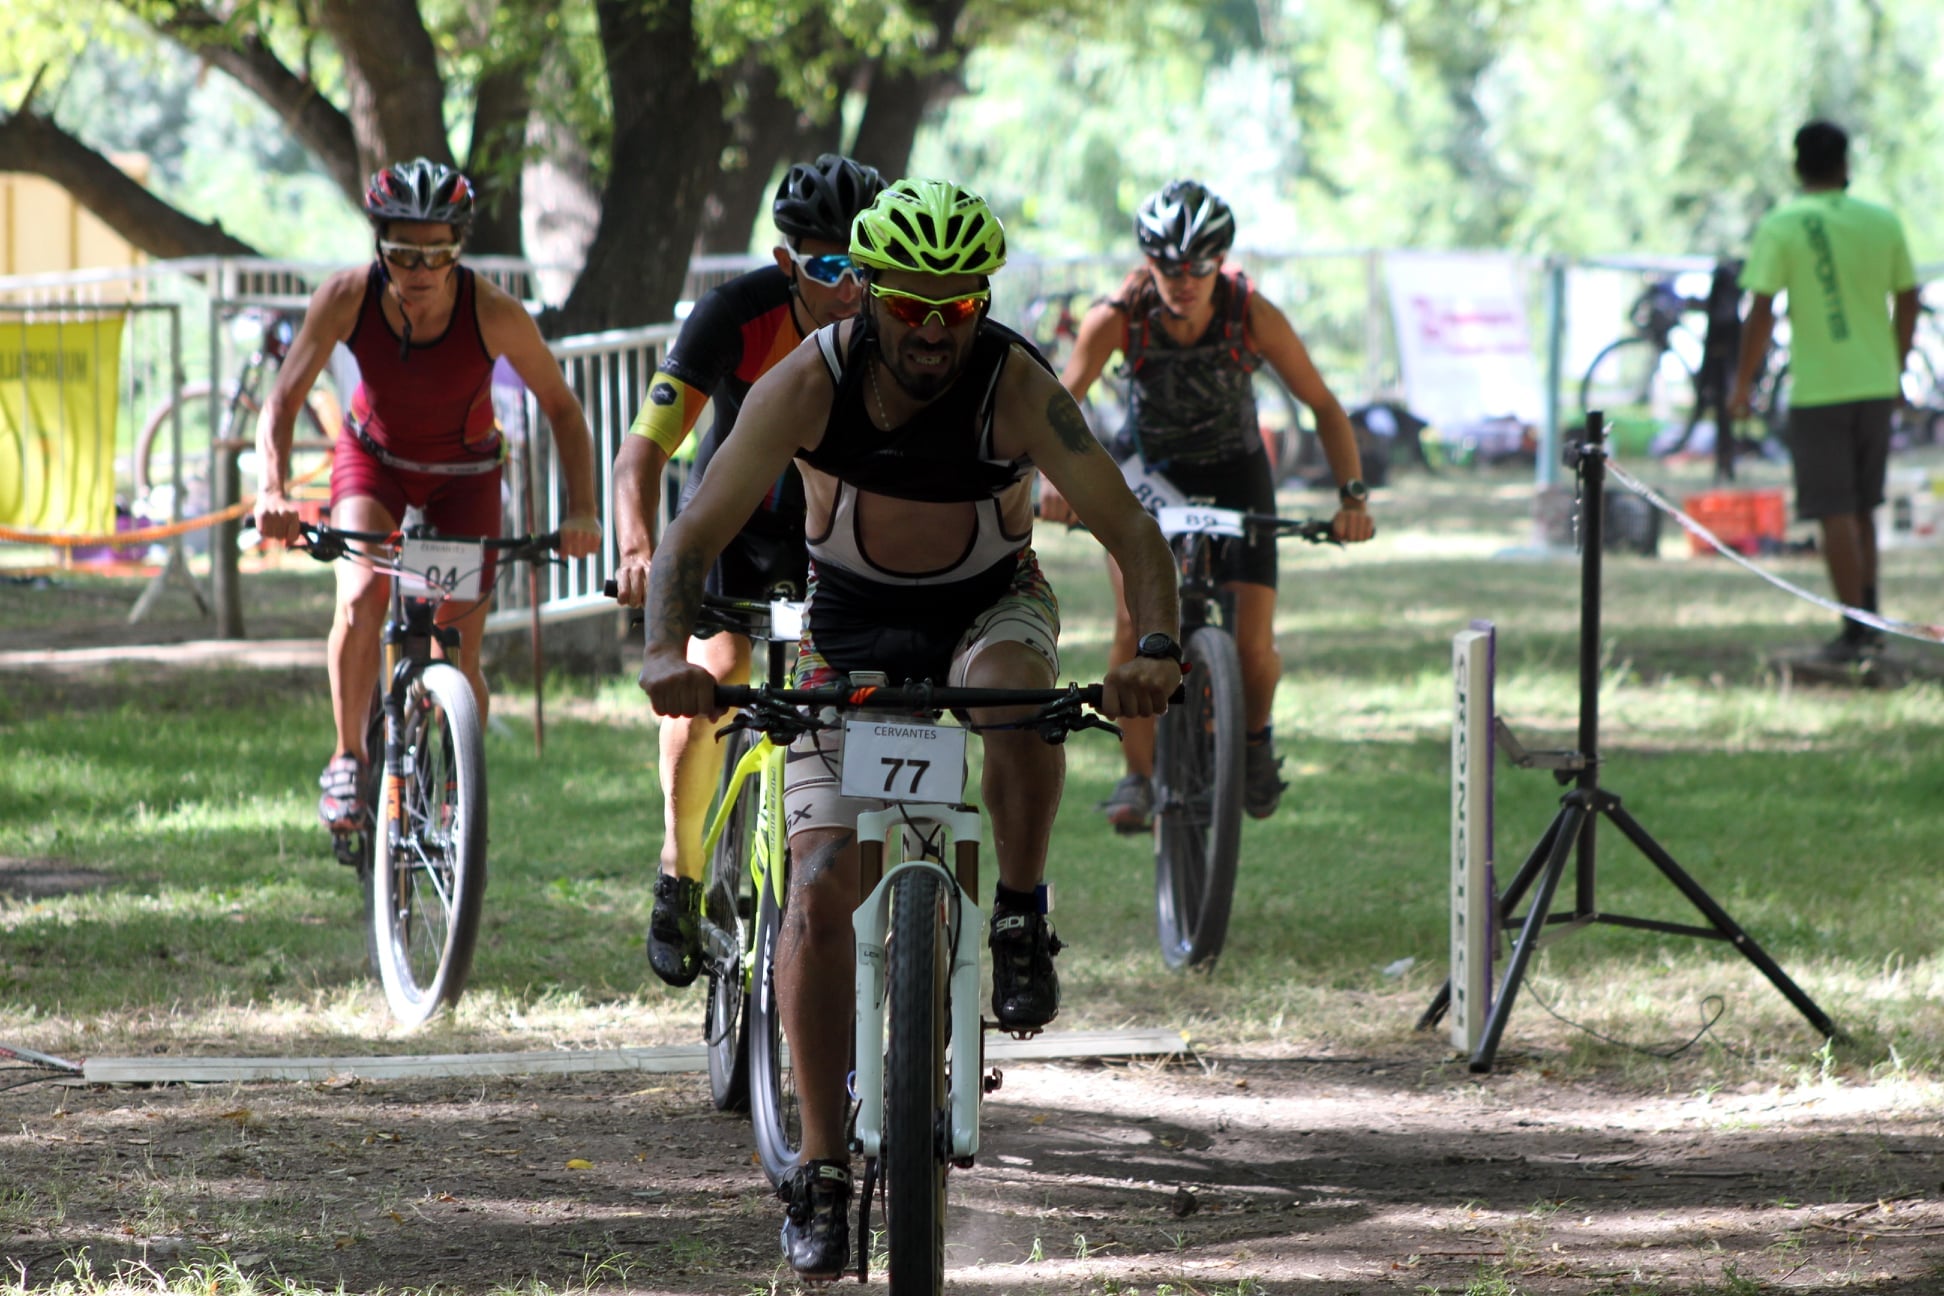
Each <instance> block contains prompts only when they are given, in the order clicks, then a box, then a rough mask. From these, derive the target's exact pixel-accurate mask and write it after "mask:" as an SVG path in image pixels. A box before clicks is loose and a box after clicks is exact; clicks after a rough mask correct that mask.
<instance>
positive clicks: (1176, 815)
mask: <svg viewBox="0 0 1944 1296" xmlns="http://www.w3.org/2000/svg"><path fill="white" fill-rule="evenodd" d="M1182 647H1183V656H1184V660H1185V661H1186V663H1187V664H1188V666H1189V673H1188V675H1187V676H1186V677H1185V678H1184V680H1183V685H1184V687H1185V688H1186V690H1187V697H1186V698H1185V699H1184V700H1183V702H1182V704H1181V705H1179V706H1171V707H1169V708H1168V711H1167V714H1166V715H1164V716H1162V717H1161V720H1160V723H1159V724H1158V725H1157V726H1156V730H1155V751H1154V769H1155V781H1156V788H1155V798H1154V900H1155V906H1154V908H1155V919H1156V927H1157V928H1158V931H1159V935H1160V940H1161V957H1162V959H1163V960H1164V961H1165V962H1166V963H1167V965H1168V966H1169V967H1171V968H1184V967H1193V966H1195V965H1197V964H1202V963H1207V962H1209V961H1210V960H1212V959H1214V958H1215V956H1216V955H1218V954H1220V953H1221V952H1222V944H1223V942H1224V941H1225V940H1226V939H1227V938H1228V924H1229V911H1230V907H1231V906H1232V905H1233V904H1234V901H1235V870H1236V859H1237V857H1238V855H1239V854H1240V851H1241V845H1242V770H1243V755H1242V744H1243V728H1244V724H1245V715H1244V710H1243V706H1242V663H1241V659H1240V658H1239V657H1238V655H1237V653H1236V649H1235V640H1234V639H1232V638H1231V637H1230V636H1229V635H1228V634H1227V633H1226V632H1225V631H1223V630H1221V629H1219V628H1217V627H1214V626H1203V627H1202V628H1201V629H1199V630H1196V631H1195V632H1194V633H1193V634H1191V635H1190V636H1188V642H1187V643H1186V644H1184V645H1183V646H1182Z"/></svg>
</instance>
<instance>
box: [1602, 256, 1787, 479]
mask: <svg viewBox="0 0 1944 1296" xmlns="http://www.w3.org/2000/svg"><path fill="white" fill-rule="evenodd" d="M1707 311H1708V301H1707V298H1705V297H1688V296H1684V295H1683V294H1682V293H1681V292H1680V291H1679V290H1678V289H1677V288H1676V287H1675V286H1674V281H1673V280H1672V279H1656V280H1653V281H1652V282H1650V283H1649V284H1648V285H1647V287H1646V288H1645V289H1644V290H1642V292H1641V294H1640V296H1639V297H1637V298H1635V299H1634V303H1633V305H1632V306H1631V307H1629V308H1628V311H1627V319H1628V323H1629V324H1630V325H1631V327H1632V331H1631V332H1629V333H1628V334H1627V335H1626V336H1624V337H1620V338H1616V339H1615V340H1614V341H1612V342H1609V343H1607V344H1606V346H1604V347H1602V348H1601V349H1600V350H1599V352H1598V353H1596V354H1595V355H1594V357H1593V362H1592V363H1591V364H1589V365H1588V366H1587V367H1586V373H1585V374H1584V375H1583V376H1582V377H1581V378H1580V385H1579V408H1580V414H1581V417H1584V416H1585V414H1586V412H1587V411H1589V410H1600V411H1602V412H1603V413H1605V415H1606V417H1607V422H1608V423H1609V424H1611V425H1614V426H1616V427H1618V426H1620V425H1623V424H1627V423H1635V424H1646V425H1649V426H1650V427H1651V428H1652V429H1653V431H1652V432H1651V433H1650V435H1649V439H1648V451H1649V453H1651V454H1655V455H1670V454H1676V453H1679V452H1680V451H1682V450H1685V449H1689V448H1690V447H1691V446H1692V443H1693V440H1694V434H1695V430H1696V429H1697V428H1698V427H1699V426H1700V424H1701V421H1702V420H1703V419H1704V418H1712V417H1713V413H1714V405H1715V404H1716V402H1715V399H1714V393H1713V392H1711V391H1708V390H1706V388H1707V386H1708V382H1707V380H1706V378H1705V377H1704V374H1703V364H1702V361H1703V358H1704V356H1705V354H1706V351H1707V339H1706V335H1705V322H1706V316H1707ZM1692 315H1699V316H1701V317H1702V320H1703V329H1701V330H1697V329H1695V328H1693V327H1691V326H1690V325H1689V324H1688V323H1687V322H1686V321H1687V318H1688V317H1689V316H1692ZM1734 365H1735V358H1734V357H1732V356H1730V357H1728V358H1727V370H1726V372H1725V374H1724V375H1723V381H1724V382H1732V381H1733V371H1734ZM1788 369H1789V365H1788V352H1787V349H1786V348H1785V347H1784V346H1783V345H1782V344H1781V343H1780V342H1779V341H1771V343H1770V346H1769V353H1768V355H1767V356H1765V357H1764V358H1763V363H1762V368H1761V370H1760V371H1759V372H1758V374H1757V375H1756V380H1755V387H1754V391H1753V394H1752V398H1751V401H1750V406H1751V411H1752V414H1751V419H1752V423H1753V426H1754V429H1755V431H1754V434H1753V435H1750V434H1749V432H1748V430H1746V429H1742V430H1738V431H1737V432H1736V434H1735V438H1736V451H1737V453H1752V452H1756V451H1764V452H1766V448H1767V447H1770V446H1779V444H1780V440H1781V436H1782V433H1783V431H1784V429H1785V425H1786V422H1787V417H1788ZM1722 395H1723V398H1724V399H1725V397H1726V392H1723V393H1722Z"/></svg>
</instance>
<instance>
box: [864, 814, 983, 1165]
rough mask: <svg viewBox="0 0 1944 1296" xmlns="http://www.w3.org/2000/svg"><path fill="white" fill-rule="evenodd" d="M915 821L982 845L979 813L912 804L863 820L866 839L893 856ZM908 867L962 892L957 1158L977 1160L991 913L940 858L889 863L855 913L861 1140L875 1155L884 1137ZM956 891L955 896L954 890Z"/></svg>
mask: <svg viewBox="0 0 1944 1296" xmlns="http://www.w3.org/2000/svg"><path fill="white" fill-rule="evenodd" d="M910 823H917V824H919V825H921V826H924V827H937V828H943V829H944V830H945V835H946V838H947V839H948V840H949V841H951V842H954V843H978V844H980V845H983V843H984V840H985V839H984V837H983V835H982V829H981V828H980V824H979V815H978V812H977V811H976V810H973V811H967V810H958V809H954V808H953V807H951V806H945V805H916V804H915V805H907V806H903V807H901V808H899V809H896V810H874V811H868V812H866V813H864V814H860V815H859V816H858V817H857V836H858V840H859V841H882V842H884V843H885V853H886V856H887V858H888V857H889V855H890V853H891V850H892V843H894V842H896V843H900V844H901V843H902V841H903V838H904V833H903V829H904V828H905V827H906V826H907V825H908V824H910ZM908 869H930V870H932V871H933V872H935V873H937V874H938V876H939V877H940V879H941V880H942V881H943V883H944V885H946V886H948V887H950V888H951V889H952V892H955V893H956V894H957V897H958V903H957V905H956V906H955V911H956V916H957V924H956V926H955V927H954V928H953V929H952V932H951V955H952V967H951V987H952V1052H951V1078H950V1083H951V1106H952V1158H953V1160H955V1161H964V1160H969V1159H970V1158H972V1157H973V1156H976V1155H977V1154H978V1151H979V1100H980V1097H981V1094H982V1079H983V1077H982V1076H981V1074H980V1072H981V1059H982V1058H983V1057H984V1052H983V1049H982V1046H981V1038H980V1032H981V1022H980V1006H979V1005H980V999H981V995H980V987H981V984H982V983H981V978H980V975H979V952H980V950H981V949H982V948H983V947H984V945H985V941H984V939H983V938H984V934H985V929H986V916H985V911H984V910H982V909H980V908H979V905H978V901H977V899H976V898H975V897H973V896H969V895H967V894H965V892H964V891H963V890H961V889H960V887H959V884H958V879H957V878H956V877H954V876H953V875H952V872H951V870H950V869H948V868H946V867H945V866H944V865H943V864H941V863H939V862H938V861H937V860H932V859H918V860H906V861H904V862H902V863H899V864H895V865H891V864H887V866H886V868H885V870H884V877H883V879H882V880H881V881H880V882H879V883H878V885H877V888H876V889H875V890H873V891H872V892H871V894H870V895H869V896H867V897H866V898H865V900H864V902H863V903H862V904H860V905H859V906H858V907H857V910H856V912H855V913H853V914H852V915H851V926H852V928H853V929H855V931H856V934H857V1081H856V1083H857V1103H858V1109H857V1134H856V1137H857V1142H858V1144H859V1145H860V1146H861V1148H862V1151H863V1153H864V1155H865V1156H867V1157H875V1156H877V1155H878V1154H879V1151H880V1149H881V1147H882V1145H883V1141H884V1006H885V993H886V985H885V976H884V934H885V927H886V925H887V921H888V919H889V916H890V909H891V883H892V880H893V879H895V878H896V877H897V876H898V874H899V873H902V872H904V871H906V870H908ZM948 894H950V893H948Z"/></svg>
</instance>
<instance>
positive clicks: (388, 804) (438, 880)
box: [302, 523, 559, 1026]
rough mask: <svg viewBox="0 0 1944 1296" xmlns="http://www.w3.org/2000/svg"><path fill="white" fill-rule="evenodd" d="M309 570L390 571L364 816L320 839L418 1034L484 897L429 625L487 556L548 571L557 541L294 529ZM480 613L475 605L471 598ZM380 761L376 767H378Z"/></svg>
mask: <svg viewBox="0 0 1944 1296" xmlns="http://www.w3.org/2000/svg"><path fill="white" fill-rule="evenodd" d="M302 530H303V535H304V538H305V541H306V544H305V545H304V546H303V547H304V549H305V551H306V552H307V553H309V554H310V556H311V557H312V558H315V559H317V560H318V561H319V562H335V561H338V560H340V559H342V560H346V561H352V562H362V563H365V564H368V565H369V566H371V567H372V568H374V569H376V570H379V571H383V572H386V573H388V574H389V575H390V576H391V577H392V581H391V609H390V613H389V615H388V616H387V617H386V620H385V630H384V644H385V663H384V672H383V674H382V675H380V677H379V696H378V697H377V698H375V699H374V705H373V711H372V717H371V721H370V724H369V727H368V729H367V731H366V737H365V743H366V747H365V750H366V751H367V752H368V753H370V754H371V755H372V756H373V757H374V759H373V760H371V761H370V762H368V767H369V771H370V772H369V775H368V779H369V782H368V785H367V786H366V787H365V788H364V789H362V790H361V798H360V799H361V800H362V801H363V802H364V804H365V805H367V806H370V807H373V809H372V811H371V813H372V815H373V818H372V820H371V822H369V823H367V824H366V825H365V826H364V828H363V829H362V830H361V831H358V832H352V833H336V834H333V835H332V841H333V845H334V848H335V849H336V851H337V856H338V859H339V860H340V861H341V862H342V863H345V864H347V865H350V866H351V867H352V868H354V869H355V870H356V871H357V874H358V879H359V882H360V884H361V887H362V890H363V893H364V899H365V914H366V923H365V929H366V930H365V953H366V955H367V957H368V958H369V959H370V962H371V966H372V969H373V970H374V971H375V972H376V973H377V975H378V978H379V980H380V982H381V983H382V984H383V985H384V988H385V1001H386V1003H387V1004H388V1005H389V1006H390V1008H391V1012H392V1015H393V1016H394V1017H396V1018H397V1019H398V1020H399V1021H400V1022H402V1023H403V1024H405V1025H407V1026H417V1025H419V1024H420V1023H422V1022H424V1021H425V1020H426V1019H428V1018H429V1017H431V1016H432V1015H433V1014H434V1013H436V1012H437V1011H438V1010H439V1009H440V1007H442V1006H444V1005H447V1004H455V1003H457V1002H458V1001H459V996H460V995H461V993H463V992H464V990H465V987H466V978H467V977H468V975H469V974H470V973H471V970H472V960H473V949H474V946H475V945H476V944H477V942H478V939H479V919H480V914H481V911H482V906H483V904H484V901H485V895H486V806H487V796H486V749H485V742H484V738H483V733H482V727H481V724H480V715H479V707H478V703H477V702H476V700H475V699H474V697H473V691H472V684H471V683H470V682H469V681H468V680H467V679H466V676H465V673H464V672H462V671H461V670H460V669H459V668H458V667H457V666H455V665H453V664H452V663H451V662H449V661H446V660H442V659H441V658H440V657H438V656H435V655H434V647H435V645H436V646H437V648H438V650H439V651H441V652H444V653H450V654H456V653H457V652H458V650H459V632H458V630H457V629H456V628H455V627H453V626H450V625H445V626H442V625H439V624H438V623H437V613H438V609H439V606H440V605H441V604H442V603H444V602H446V601H447V600H459V601H465V602H471V601H475V600H483V599H484V598H485V596H486V595H487V594H489V593H490V589H489V588H488V587H487V586H486V582H485V581H484V580H483V579H482V578H483V575H484V569H485V568H486V566H487V565H488V555H489V554H496V555H497V556H498V558H499V560H500V561H501V562H502V563H504V562H507V561H519V562H534V563H543V562H553V561H556V559H555V558H554V556H553V551H554V550H555V549H556V548H557V547H558V541H559V535H558V533H557V532H549V533H548V534H546V535H533V536H509V537H504V538H493V539H486V538H472V539H460V538H454V537H449V536H438V535H436V534H435V533H434V532H433V531H432V529H431V528H430V527H425V526H416V525H415V526H408V527H405V528H404V529H402V530H401V531H397V532H392V533H385V532H377V531H347V530H342V529H340V528H337V527H333V526H316V525H312V524H310V523H305V524H304V525H303V528H302ZM482 607H483V601H482ZM380 754H382V756H383V760H382V761H380V760H378V759H376V757H378V756H379V755H380Z"/></svg>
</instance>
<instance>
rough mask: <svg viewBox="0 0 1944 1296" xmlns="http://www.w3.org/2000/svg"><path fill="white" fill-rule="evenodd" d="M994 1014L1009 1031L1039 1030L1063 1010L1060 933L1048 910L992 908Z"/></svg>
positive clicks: (988, 941) (989, 944)
mask: <svg viewBox="0 0 1944 1296" xmlns="http://www.w3.org/2000/svg"><path fill="white" fill-rule="evenodd" d="M986 944H987V945H988V946H989V947H990V948H991V950H992V1016H993V1018H994V1019H995V1020H996V1021H997V1022H998V1023H999V1025H1000V1026H1002V1027H1003V1028H1005V1029H1006V1030H1009V1031H1035V1030H1038V1029H1039V1028H1040V1027H1042V1026H1044V1025H1046V1023H1048V1022H1050V1021H1052V1020H1053V1019H1054V1018H1055V1017H1058V1016H1059V1015H1060V975H1059V973H1058V972H1055V971H1054V970H1053V956H1054V955H1055V954H1058V953H1059V952H1060V938H1059V937H1058V936H1055V935H1054V934H1053V926H1052V924H1051V923H1049V922H1047V921H1046V915H1045V914H1039V913H1021V912H1020V911H1018V910H1016V909H1006V908H995V909H994V910H993V911H992V934H991V935H990V936H989V937H988V938H987V941H986Z"/></svg>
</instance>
